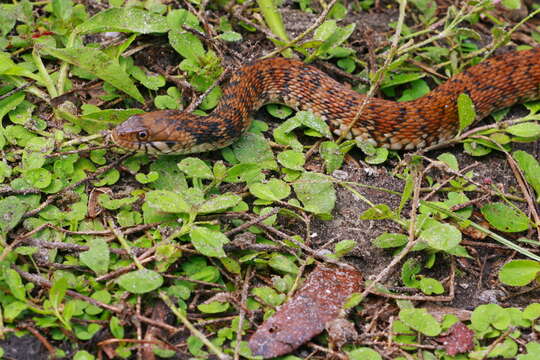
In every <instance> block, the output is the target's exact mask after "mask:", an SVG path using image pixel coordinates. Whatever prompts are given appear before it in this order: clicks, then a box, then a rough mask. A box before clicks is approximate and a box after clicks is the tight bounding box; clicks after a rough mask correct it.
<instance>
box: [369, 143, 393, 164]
mask: <svg viewBox="0 0 540 360" xmlns="http://www.w3.org/2000/svg"><path fill="white" fill-rule="evenodd" d="M388 154H389V152H388V149H387V148H383V147H376V148H375V153H374V154H372V155H368V156H366V158H365V161H366V162H367V163H368V164H371V165H377V164H382V163H383V162H385V161H386V159H388Z"/></svg>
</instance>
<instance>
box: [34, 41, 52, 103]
mask: <svg viewBox="0 0 540 360" xmlns="http://www.w3.org/2000/svg"><path fill="white" fill-rule="evenodd" d="M32 58H33V59H34V63H35V64H36V66H37V68H38V71H39V74H40V75H41V77H42V78H43V82H44V83H45V87H46V88H47V91H48V92H49V96H50V97H51V98H55V97H57V96H58V92H57V91H56V88H55V87H54V83H53V81H52V79H51V77H50V76H49V73H48V72H47V69H46V68H45V65H44V64H43V61H41V56H39V52H38V49H37V47H34V51H32Z"/></svg>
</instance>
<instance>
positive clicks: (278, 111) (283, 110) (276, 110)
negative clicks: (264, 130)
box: [265, 104, 293, 120]
mask: <svg viewBox="0 0 540 360" xmlns="http://www.w3.org/2000/svg"><path fill="white" fill-rule="evenodd" d="M265 108H266V111H268V112H269V113H270V115H272V116H273V117H276V118H278V119H281V120H284V119H286V118H288V117H289V116H291V114H292V113H293V109H291V108H290V107H288V106H287V105H282V104H268V105H266V107H265Z"/></svg>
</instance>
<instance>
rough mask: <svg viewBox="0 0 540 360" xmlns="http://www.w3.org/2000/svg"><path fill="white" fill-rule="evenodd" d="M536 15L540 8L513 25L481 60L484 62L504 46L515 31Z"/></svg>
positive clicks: (539, 12)
mask: <svg viewBox="0 0 540 360" xmlns="http://www.w3.org/2000/svg"><path fill="white" fill-rule="evenodd" d="M536 14H540V8H538V9H536V10H534V11H533V12H531V13H530V14H529V15H527V16H525V17H524V18H523V19H522V20H521V21H520V22H518V23H517V24H516V25H514V26H513V27H512V29H510V31H508V32H506V33H505V35H504V37H503V38H502V39H500V40H499V41H497V42H496V43H495V44H494V45H493V46H492V47H491V50H489V51H488V52H486V53H485V54H484V57H483V58H482V60H485V59H487V58H488V57H490V56H491V55H492V54H493V52H494V51H495V50H496V49H498V48H499V47H500V46H502V45H504V44H506V43H507V42H508V41H510V38H511V37H512V34H513V33H514V32H516V30H517V29H518V28H519V27H521V25H523V24H525V23H526V22H527V21H529V20H530V19H532V18H533V17H534V16H536Z"/></svg>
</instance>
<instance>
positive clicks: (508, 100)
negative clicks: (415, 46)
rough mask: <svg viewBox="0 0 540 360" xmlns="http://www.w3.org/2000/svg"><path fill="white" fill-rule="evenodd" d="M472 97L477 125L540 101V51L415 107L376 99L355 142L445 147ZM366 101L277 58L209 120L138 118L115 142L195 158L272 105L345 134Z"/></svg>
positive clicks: (472, 72)
mask: <svg viewBox="0 0 540 360" xmlns="http://www.w3.org/2000/svg"><path fill="white" fill-rule="evenodd" d="M461 93H466V94H468V95H469V96H470V98H471V99H472V101H473V103H474V106H475V109H476V114H477V119H481V118H484V117H486V116H487V115H489V114H490V113H491V112H493V111H494V110H497V109H500V108H504V107H507V106H510V105H512V104H515V103H517V102H524V101H529V100H535V99H539V98H540V48H534V49H531V50H526V51H518V52H510V53H506V54H503V55H499V56H496V57H492V58H490V59H487V60H485V61H483V62H481V63H480V64H478V65H475V66H472V67H470V68H469V69H467V70H465V71H463V72H461V73H459V74H457V75H455V76H454V77H452V78H451V79H449V80H448V81H446V82H444V83H443V84H441V85H440V86H438V87H437V88H435V89H434V90H433V91H431V92H430V93H429V94H427V95H425V96H423V97H421V98H419V99H417V100H413V101H408V102H401V103H398V102H395V101H389V100H383V99H378V98H373V99H369V102H368V103H367V105H366V106H365V107H364V109H363V111H362V113H361V116H360V117H359V119H358V121H357V122H356V123H355V125H354V126H353V127H352V129H351V131H350V133H348V134H347V135H348V137H349V138H351V137H354V138H357V139H360V140H365V141H368V142H371V143H373V144H375V145H379V146H383V147H387V148H390V149H395V150H400V149H405V150H410V149H415V148H421V147H424V146H429V145H433V144H437V143H439V142H441V141H444V140H447V139H449V138H451V137H452V136H454V135H455V134H456V132H457V130H458V123H459V121H458V112H457V97H458V96H459V95H460V94H461ZM364 99H365V95H361V94H358V93H356V92H355V91H353V90H351V89H348V88H347V87H345V86H344V85H342V84H340V83H339V82H337V81H336V80H334V79H332V78H331V77H329V76H328V75H326V74H325V73H324V72H322V71H320V70H318V69H317V68H315V67H313V66H310V65H306V64H304V63H302V62H301V61H298V60H289V59H283V58H273V59H267V60H261V61H258V62H255V63H254V64H251V65H247V66H244V67H242V68H240V69H238V70H237V71H236V72H235V73H234V74H233V75H232V76H231V79H230V81H229V83H228V85H227V86H226V87H225V89H224V91H223V96H222V98H221V100H220V102H219V104H218V106H217V108H216V109H215V110H214V111H213V112H212V113H211V114H210V115H208V116H199V115H194V114H191V113H187V112H182V111H173V110H163V111H154V112H149V113H145V114H141V115H134V116H132V117H130V118H129V119H128V120H126V121H125V122H124V123H122V124H120V125H119V126H118V127H116V128H115V129H114V130H113V132H112V139H113V141H114V142H115V143H116V144H117V145H119V146H121V147H124V148H127V149H131V150H139V151H146V152H148V153H169V154H173V153H174V154H188V153H195V152H203V151H209V150H214V149H219V148H222V147H225V146H227V145H230V144H231V143H233V142H234V141H235V140H236V139H237V138H238V137H239V136H240V135H241V134H242V133H243V132H244V131H245V130H246V129H247V128H248V127H249V125H250V122H251V120H250V116H249V115H250V113H251V112H252V111H254V110H256V109H258V108H259V107H261V106H262V105H263V104H266V103H284V104H286V105H289V106H291V107H293V108H295V109H297V110H311V111H313V113H315V114H316V115H318V116H320V117H322V118H323V119H325V120H326V121H327V122H328V123H329V124H330V126H331V128H332V129H333V132H334V133H335V134H338V135H340V134H341V133H342V131H344V130H345V129H347V127H348V124H349V123H350V122H351V121H352V119H354V117H355V115H356V113H357V111H358V109H359V106H360V104H362V102H363V101H364Z"/></svg>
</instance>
